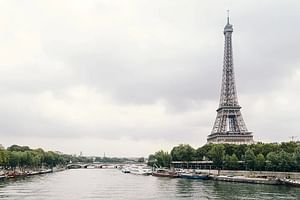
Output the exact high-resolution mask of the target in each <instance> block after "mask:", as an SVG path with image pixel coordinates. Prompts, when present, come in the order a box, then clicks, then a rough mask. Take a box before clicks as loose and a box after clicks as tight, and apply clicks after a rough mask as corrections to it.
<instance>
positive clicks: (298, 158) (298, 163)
mask: <svg viewBox="0 0 300 200" xmlns="http://www.w3.org/2000/svg"><path fill="white" fill-rule="evenodd" d="M293 161H294V166H295V167H294V169H295V170H298V171H300V146H298V147H296V148H295V150H294V153H293Z"/></svg>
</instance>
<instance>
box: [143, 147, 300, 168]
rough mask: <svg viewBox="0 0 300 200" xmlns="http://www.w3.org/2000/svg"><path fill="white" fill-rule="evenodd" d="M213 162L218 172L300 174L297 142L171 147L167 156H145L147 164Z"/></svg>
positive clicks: (299, 153) (166, 164)
mask: <svg viewBox="0 0 300 200" xmlns="http://www.w3.org/2000/svg"><path fill="white" fill-rule="evenodd" d="M204 160H206V161H208V160H210V161H213V165H214V166H215V167H216V168H218V169H228V170H266V171H298V172H300V143H296V142H283V143H266V144H264V143H257V144H251V145H246V144H241V145H235V144H206V145H204V146H202V147H199V148H197V149H194V148H193V147H191V146H190V145H188V144H181V145H178V146H175V147H173V149H172V150H171V152H170V153H168V152H164V151H162V150H161V151H158V152H156V153H155V154H151V155H149V158H148V164H149V165H154V164H155V165H157V166H162V167H170V163H171V162H172V161H183V162H189V161H204Z"/></svg>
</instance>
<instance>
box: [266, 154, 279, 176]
mask: <svg viewBox="0 0 300 200" xmlns="http://www.w3.org/2000/svg"><path fill="white" fill-rule="evenodd" d="M277 167H278V155H277V154H276V153H275V152H270V153H268V155H267V159H266V168H267V170H271V171H275V170H277Z"/></svg>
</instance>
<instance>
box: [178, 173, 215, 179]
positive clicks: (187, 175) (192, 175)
mask: <svg viewBox="0 0 300 200" xmlns="http://www.w3.org/2000/svg"><path fill="white" fill-rule="evenodd" d="M179 177H180V178H185V179H201V180H208V179H209V177H208V175H207V174H196V173H182V174H180V175H179Z"/></svg>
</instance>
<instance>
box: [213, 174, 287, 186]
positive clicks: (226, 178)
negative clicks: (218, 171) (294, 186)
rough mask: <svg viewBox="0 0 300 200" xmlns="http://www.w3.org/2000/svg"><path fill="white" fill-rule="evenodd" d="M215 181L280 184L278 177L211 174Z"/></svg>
mask: <svg viewBox="0 0 300 200" xmlns="http://www.w3.org/2000/svg"><path fill="white" fill-rule="evenodd" d="M211 178H212V179H213V180H215V181H227V182H235V183H254V184H266V185H281V184H282V183H281V182H280V181H279V179H275V178H249V177H245V176H233V177H231V176H230V177H229V176H211Z"/></svg>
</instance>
